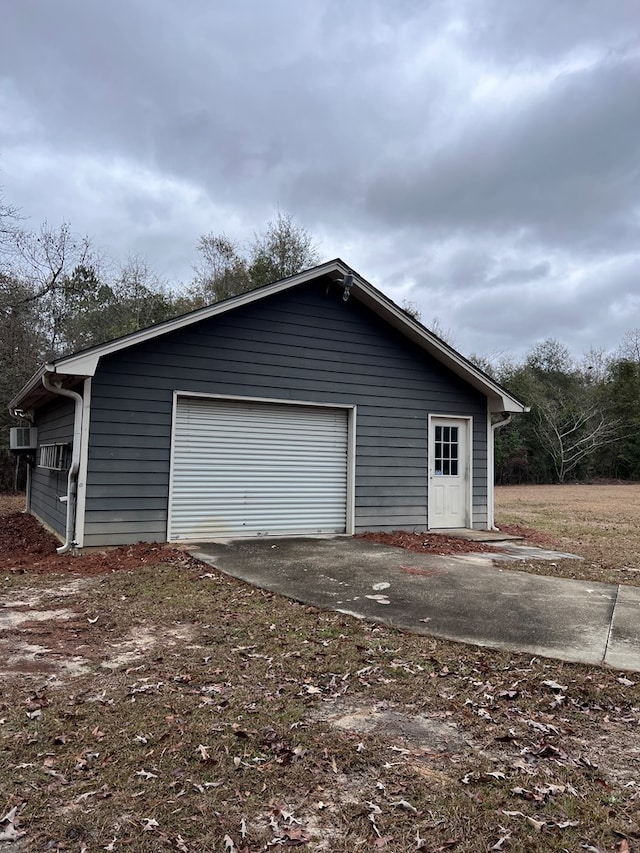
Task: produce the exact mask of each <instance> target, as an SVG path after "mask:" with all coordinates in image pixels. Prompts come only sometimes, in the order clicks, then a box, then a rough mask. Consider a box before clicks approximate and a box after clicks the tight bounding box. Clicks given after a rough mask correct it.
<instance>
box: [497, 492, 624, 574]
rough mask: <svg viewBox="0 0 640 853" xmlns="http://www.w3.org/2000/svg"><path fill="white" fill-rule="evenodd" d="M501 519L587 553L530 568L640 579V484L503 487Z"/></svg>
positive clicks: (503, 524)
mask: <svg viewBox="0 0 640 853" xmlns="http://www.w3.org/2000/svg"><path fill="white" fill-rule="evenodd" d="M496 523H497V525H498V527H509V528H511V527H512V526H518V527H519V528H521V529H522V528H524V532H525V533H526V532H528V531H529V530H533V531H534V536H533V538H534V539H535V538H536V536H537V537H539V535H540V534H541V533H542V534H543V537H542V540H543V541H544V542H546V543H549V544H551V545H556V546H557V547H558V548H559V549H560V550H564V551H569V552H571V553H575V554H578V555H580V556H581V557H584V562H581V563H576V562H575V561H562V562H561V563H559V564H557V565H556V566H550V565H549V564H546V565H542V564H538V565H535V566H533V565H527V566H525V567H524V568H525V570H526V571H535V572H539V573H545V574H556V575H562V576H564V577H575V578H583V579H584V580H599V581H608V582H610V583H626V584H634V585H638V584H640V484H630V485H586V486H573V485H571V486H568V485H567V486H506V487H505V486H503V487H499V488H497V489H496Z"/></svg>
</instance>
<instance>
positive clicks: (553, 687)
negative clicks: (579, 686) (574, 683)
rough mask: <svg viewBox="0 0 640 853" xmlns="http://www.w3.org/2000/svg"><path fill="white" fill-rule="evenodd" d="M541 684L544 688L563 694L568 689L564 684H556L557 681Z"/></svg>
mask: <svg viewBox="0 0 640 853" xmlns="http://www.w3.org/2000/svg"><path fill="white" fill-rule="evenodd" d="M542 683H543V684H544V686H545V687H550V688H551V690H561V691H562V692H563V693H564V691H565V690H567V689H568V688H567V685H566V684H558V682H557V681H543V682H542Z"/></svg>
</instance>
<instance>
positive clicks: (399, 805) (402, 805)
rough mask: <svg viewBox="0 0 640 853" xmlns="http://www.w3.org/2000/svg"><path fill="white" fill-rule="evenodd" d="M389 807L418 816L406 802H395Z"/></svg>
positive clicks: (415, 809)
mask: <svg viewBox="0 0 640 853" xmlns="http://www.w3.org/2000/svg"><path fill="white" fill-rule="evenodd" d="M391 805H392V807H393V808H394V809H404V810H405V811H407V812H411V813H412V814H418V809H417V808H416V807H415V806H412V805H411V803H408V802H407V801H406V800H397V801H396V802H395V803H391Z"/></svg>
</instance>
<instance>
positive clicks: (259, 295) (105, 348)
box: [53, 260, 348, 376]
mask: <svg viewBox="0 0 640 853" xmlns="http://www.w3.org/2000/svg"><path fill="white" fill-rule="evenodd" d="M347 269H348V268H347V267H346V266H345V265H344V264H343V263H342V262H340V261H337V260H336V261H329V262H328V263H326V264H321V265H320V266H318V267H313V269H310V270H306V271H305V272H301V273H298V274H297V275H292V276H290V277H289V278H285V279H282V280H281V281H276V282H274V283H273V284H268V285H265V286H263V287H259V288H257V289H256V290H250V291H248V292H247V293H242V294H240V296H234V297H233V298H232V299H225V300H224V301H223V302H215V303H214V304H213V305H207V306H206V307H205V308H200V309H198V310H197V311H191V312H190V313H189V314H183V315H181V316H180V317H174V318H173V319H172V320H166V321H165V322H164V323H159V324H158V325H157V326H151V327H150V328H147V329H140V330H139V331H137V332H131V334H129V335H126V336H125V337H123V338H117V339H116V340H115V341H108V342H107V343H104V344H98V346H96V347H92V348H91V349H90V350H87V351H86V352H84V353H82V352H80V353H78V354H77V355H70V356H68V357H66V358H61V359H60V360H59V361H57V362H55V364H54V365H53V369H54V370H55V372H56V373H59V374H70V375H77V374H81V375H86V376H94V375H95V371H96V368H97V366H98V361H99V360H100V358H101V357H102V356H104V355H110V354H111V353H114V352H118V351H119V350H122V349H127V348H128V347H132V346H135V345H136V344H141V343H144V342H145V341H151V340H153V339H154V338H157V337H160V336H161V335H166V334H169V333H170V332H175V331H177V330H178V329H183V328H184V327H185V326H191V325H192V324H193V323H200V322H201V321H202V320H208V319H209V318H211V317H217V316H218V315H219V314H225V313H226V312H227V311H231V310H232V309H236V308H241V307H242V306H244V305H250V304H251V303H252V302H257V301H258V300H260V299H264V298H266V297H268V296H273V295H274V294H276V293H280V292H281V291H283V290H288V289H289V288H291V287H295V286H296V285H298V284H303V283H304V282H305V281H310V280H312V279H314V278H318V277H320V276H321V275H326V274H327V273H331V272H341V273H342V274H345V273H346V272H347Z"/></svg>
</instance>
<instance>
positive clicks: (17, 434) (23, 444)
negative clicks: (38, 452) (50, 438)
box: [9, 427, 38, 453]
mask: <svg viewBox="0 0 640 853" xmlns="http://www.w3.org/2000/svg"><path fill="white" fill-rule="evenodd" d="M37 447H38V428H37V427H11V429H10V430H9V450H13V451H14V452H15V453H20V452H21V451H28V450H35V449H36V448H37Z"/></svg>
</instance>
